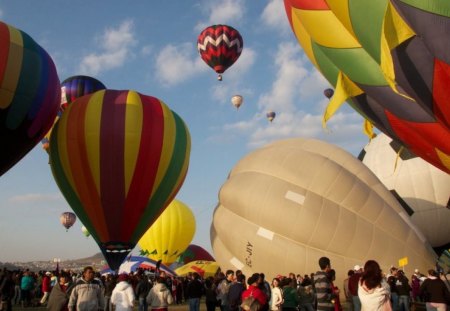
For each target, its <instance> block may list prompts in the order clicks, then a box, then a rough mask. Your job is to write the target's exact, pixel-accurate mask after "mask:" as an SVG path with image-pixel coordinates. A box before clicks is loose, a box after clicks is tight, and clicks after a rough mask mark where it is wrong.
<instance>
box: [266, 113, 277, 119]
mask: <svg viewBox="0 0 450 311" xmlns="http://www.w3.org/2000/svg"><path fill="white" fill-rule="evenodd" d="M276 115H277V114H276V113H275V112H273V111H269V112H267V113H266V118H267V120H269V121H270V122H272V121H273V119H275V116H276Z"/></svg>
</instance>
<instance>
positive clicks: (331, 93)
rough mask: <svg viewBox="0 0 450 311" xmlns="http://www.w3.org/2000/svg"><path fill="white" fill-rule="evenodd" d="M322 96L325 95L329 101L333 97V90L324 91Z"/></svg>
mask: <svg viewBox="0 0 450 311" xmlns="http://www.w3.org/2000/svg"><path fill="white" fill-rule="evenodd" d="M323 95H325V97H326V98H328V99H330V98H331V97H333V95H334V91H333V89H325V90H324V91H323Z"/></svg>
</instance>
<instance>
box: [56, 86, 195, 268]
mask: <svg viewBox="0 0 450 311" xmlns="http://www.w3.org/2000/svg"><path fill="white" fill-rule="evenodd" d="M189 153H190V135H189V131H188V128H187V127H186V125H185V123H184V122H183V120H182V119H181V118H180V117H179V116H178V115H177V114H176V113H175V112H173V111H171V110H170V109H169V107H167V106H166V105H165V104H164V103H163V102H162V101H160V100H159V99H157V98H155V97H151V96H146V95H142V94H139V93H137V92H135V91H129V90H123V91H116V90H101V91H98V92H95V93H93V94H90V95H86V96H83V97H80V98H78V99H77V100H75V101H74V102H73V104H71V105H69V106H68V107H67V109H66V110H65V111H64V113H63V114H62V116H61V118H60V120H59V121H58V122H57V123H56V124H55V127H54V129H53V131H52V135H51V137H50V165H51V168H52V172H53V176H54V178H55V180H56V182H57V184H58V186H59V188H60V189H61V192H62V193H63V195H64V197H65V198H66V200H67V201H68V203H69V204H70V206H71V207H72V209H73V210H74V212H75V213H76V215H77V216H78V218H79V219H80V221H81V222H82V223H83V224H84V225H85V226H86V228H87V229H88V231H89V232H90V233H91V235H92V237H93V238H94V239H95V241H96V242H97V243H98V245H99V247H100V249H101V251H102V252H103V254H104V256H105V258H106V260H107V261H108V264H109V266H110V267H111V268H112V269H118V268H119V266H120V264H121V263H122V261H123V260H124V259H125V257H126V256H127V254H128V253H129V252H130V251H131V250H132V249H133V248H134V247H135V245H136V243H137V241H138V240H139V239H140V238H141V236H142V235H143V234H144V233H145V231H146V230H147V229H148V228H149V227H150V226H151V224H152V223H153V222H154V221H155V220H156V219H157V218H158V216H159V215H160V214H161V213H162V212H163V211H164V209H165V208H166V206H167V205H168V204H169V203H170V202H171V201H172V200H173V198H174V197H175V195H176V194H177V192H178V190H179V189H180V187H181V185H182V184H183V181H184V178H185V176H186V173H187V169H188V165H189Z"/></svg>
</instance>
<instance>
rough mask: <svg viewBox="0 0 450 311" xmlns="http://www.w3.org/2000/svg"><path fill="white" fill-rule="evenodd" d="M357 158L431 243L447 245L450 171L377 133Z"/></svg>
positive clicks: (449, 241) (449, 240) (448, 238)
mask: <svg viewBox="0 0 450 311" xmlns="http://www.w3.org/2000/svg"><path fill="white" fill-rule="evenodd" d="M359 159H360V160H361V161H362V162H363V163H364V164H365V165H366V166H367V167H368V168H369V169H370V170H371V171H372V172H373V173H374V174H375V175H376V176H377V177H378V178H379V179H380V180H381V182H382V183H383V184H384V185H385V186H386V188H387V189H388V190H389V191H391V193H392V194H393V195H394V196H395V197H396V198H397V199H398V200H399V202H400V204H401V205H402V206H403V208H404V209H405V212H406V213H408V215H409V216H410V217H411V221H412V222H413V223H414V224H415V225H416V226H417V227H418V228H419V229H420V230H421V231H422V233H423V234H424V236H425V237H426V238H427V239H428V241H429V242H430V244H431V246H433V247H441V246H445V245H447V244H448V245H450V206H449V204H450V175H449V174H447V173H444V172H443V171H441V170H440V169H438V168H436V167H434V166H433V165H431V164H429V163H428V162H426V161H425V160H423V159H421V158H420V157H417V156H415V155H414V154H412V153H411V152H409V151H408V150H407V149H403V150H402V149H401V147H400V144H398V143H396V142H394V141H392V139H391V138H389V137H388V136H386V135H384V134H380V135H378V136H377V137H375V138H374V139H372V140H371V141H370V143H369V144H367V146H365V147H364V149H363V150H362V151H361V153H360V155H359Z"/></svg>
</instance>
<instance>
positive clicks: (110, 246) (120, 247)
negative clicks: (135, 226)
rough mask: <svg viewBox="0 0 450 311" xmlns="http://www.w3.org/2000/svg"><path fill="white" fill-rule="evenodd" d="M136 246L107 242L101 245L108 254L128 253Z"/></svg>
mask: <svg viewBox="0 0 450 311" xmlns="http://www.w3.org/2000/svg"><path fill="white" fill-rule="evenodd" d="M134 246H135V245H134V244H132V243H126V242H106V243H102V244H101V248H102V249H103V250H104V251H105V252H106V253H127V252H131V251H132V250H133V248H134Z"/></svg>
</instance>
